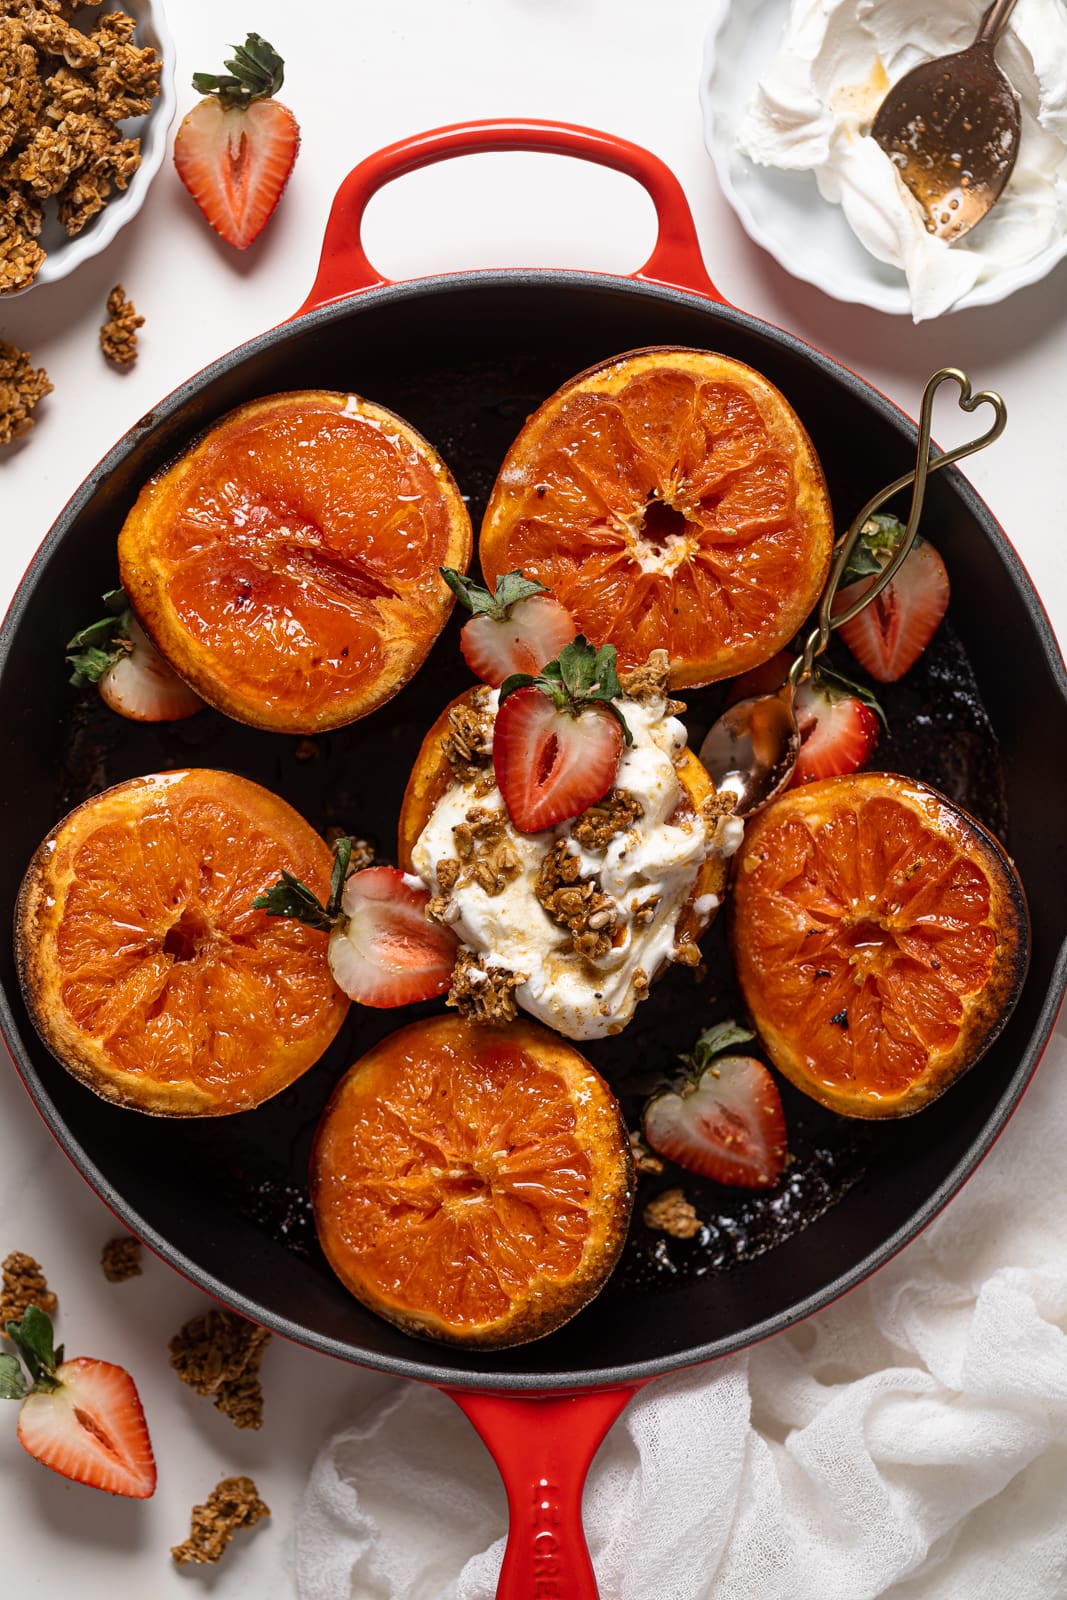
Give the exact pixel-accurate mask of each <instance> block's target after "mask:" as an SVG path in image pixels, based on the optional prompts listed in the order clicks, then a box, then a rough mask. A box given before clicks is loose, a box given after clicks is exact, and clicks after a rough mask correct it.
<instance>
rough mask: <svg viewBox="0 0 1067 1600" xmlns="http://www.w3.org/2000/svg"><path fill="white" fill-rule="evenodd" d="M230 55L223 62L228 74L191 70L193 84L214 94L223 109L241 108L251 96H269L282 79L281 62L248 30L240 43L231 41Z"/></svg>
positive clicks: (262, 39)
mask: <svg viewBox="0 0 1067 1600" xmlns="http://www.w3.org/2000/svg"><path fill="white" fill-rule="evenodd" d="M231 49H232V50H233V55H232V57H231V58H230V60H229V61H224V62H223V66H226V67H228V68H229V69H230V70H229V73H228V74H224V73H223V74H218V75H216V74H214V73H211V72H194V73H193V88H194V89H196V90H198V91H199V93H200V94H205V95H206V94H216V95H218V97H219V102H220V104H221V105H222V108H223V110H224V111H232V110H233V109H234V108H235V107H236V108H237V109H239V110H243V109H244V108H245V107H247V106H250V105H251V104H252V103H253V101H255V100H270V99H272V98H273V96H274V95H276V94H277V93H278V90H279V89H280V88H281V86H282V83H283V82H284V80H285V62H284V61H283V60H282V58H281V56H280V55H279V54H278V52H277V51H276V50H275V48H274V46H273V45H271V44H268V43H267V41H266V39H264V38H262V37H261V36H260V35H259V34H258V33H250V34H249V35H248V37H247V38H246V40H245V42H244V44H237V45H232V46H231Z"/></svg>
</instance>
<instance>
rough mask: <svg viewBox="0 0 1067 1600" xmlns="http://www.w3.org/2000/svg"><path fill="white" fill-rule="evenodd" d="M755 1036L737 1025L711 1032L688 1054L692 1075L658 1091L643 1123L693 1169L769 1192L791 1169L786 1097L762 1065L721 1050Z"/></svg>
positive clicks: (662, 1150)
mask: <svg viewBox="0 0 1067 1600" xmlns="http://www.w3.org/2000/svg"><path fill="white" fill-rule="evenodd" d="M754 1037H755V1035H754V1034H752V1033H749V1032H748V1031H747V1029H743V1028H738V1027H736V1026H735V1024H733V1023H720V1024H719V1025H718V1026H717V1027H715V1028H709V1029H707V1030H706V1031H705V1032H704V1033H702V1034H701V1036H700V1038H699V1039H698V1040H697V1043H696V1046H695V1048H694V1050H693V1053H692V1054H691V1055H688V1056H683V1057H682V1060H683V1061H684V1062H685V1063H686V1065H687V1067H688V1068H689V1074H688V1075H687V1076H686V1077H685V1078H684V1079H683V1080H681V1081H680V1082H679V1083H677V1084H675V1085H674V1086H672V1087H671V1088H669V1089H665V1090H664V1091H663V1092H662V1093H660V1094H657V1095H655V1096H654V1097H653V1098H652V1099H651V1100H650V1101H649V1103H648V1105H647V1106H646V1107H645V1111H644V1116H643V1119H642V1120H643V1126H644V1135H645V1140H646V1142H647V1143H648V1144H649V1146H650V1147H651V1148H652V1149H653V1150H656V1151H658V1153H659V1154H660V1155H661V1156H666V1157H668V1159H669V1160H671V1161H676V1162H677V1163H678V1165H679V1166H681V1167H685V1168H686V1169H687V1170H688V1171H689V1172H698V1173H700V1174H701V1175H702V1176H703V1177H705V1178H712V1179H713V1180H714V1181H715V1182H716V1183H728V1184H734V1185H736V1186H738V1187H740V1188H744V1189H769V1188H772V1187H773V1186H774V1184H776V1183H777V1182H778V1179H779V1178H780V1177H781V1175H782V1172H783V1171H784V1170H785V1162H786V1129H785V1116H784V1114H783V1111H782V1101H781V1097H780V1095H779V1093H778V1089H777V1086H776V1084H775V1081H774V1079H773V1078H772V1077H771V1074H770V1073H769V1072H768V1070H767V1068H766V1067H765V1066H764V1065H763V1063H762V1062H760V1061H757V1060H755V1059H754V1057H752V1056H739V1055H725V1054H722V1053H721V1052H722V1051H724V1050H727V1049H729V1047H730V1045H731V1044H735V1043H740V1042H743V1041H745V1040H748V1039H752V1038H754Z"/></svg>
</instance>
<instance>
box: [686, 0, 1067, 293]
mask: <svg viewBox="0 0 1067 1600" xmlns="http://www.w3.org/2000/svg"><path fill="white" fill-rule="evenodd" d="M711 10H712V16H711V22H710V27H709V31H708V34H707V39H706V42H705V47H704V65H703V71H702V74H701V80H700V102H701V105H702V107H703V111H704V141H705V143H706V145H707V148H708V153H709V154H710V156H711V159H712V161H713V162H714V163H715V169H716V172H717V173H718V177H719V182H720V184H721V185H722V189H723V193H724V194H725V195H726V198H727V199H728V200H729V202H730V204H731V205H732V206H733V208H734V210H735V212H736V213H737V216H738V219H739V220H740V222H741V225H742V226H743V228H744V229H745V232H746V233H747V234H748V235H749V237H750V238H752V239H754V240H755V242H756V243H757V244H758V245H762V247H763V249H764V250H767V251H769V252H770V254H771V255H772V256H774V258H775V260H776V261H777V262H778V263H779V265H780V266H782V267H784V268H785V269H786V271H787V272H791V273H792V274H793V276H794V277H796V278H803V279H804V281H805V282H806V283H813V284H814V285H815V286H816V288H818V289H822V290H823V292H824V293H825V294H828V295H832V296H833V297H834V298H835V299H836V300H850V301H855V302H857V303H858V304H860V305H865V306H872V307H873V308H874V309H875V310H876V311H889V312H902V313H904V314H906V315H910V314H911V299H910V297H909V294H908V286H907V281H906V279H905V277H904V273H903V272H902V271H901V270H900V268H898V267H892V266H889V265H887V264H886V263H885V262H882V261H878V260H876V258H875V257H874V256H872V255H870V254H869V253H868V251H867V250H865V249H864V247H863V245H862V244H860V242H859V240H858V239H857V238H856V235H855V234H854V233H853V232H852V229H851V228H850V227H849V225H848V223H847V222H846V221H845V217H844V213H843V212H842V210H841V207H840V206H836V205H832V204H831V203H830V202H829V201H827V200H824V199H823V197H822V196H821V195H820V193H819V190H818V188H817V186H816V183H815V177H814V175H813V174H812V173H810V172H779V171H777V170H775V168H773V167H760V166H757V165H756V164H755V162H753V161H750V160H749V159H748V157H747V156H744V155H742V154H741V151H740V150H738V148H737V144H736V134H737V129H738V126H739V125H740V122H741V119H742V117H743V116H744V113H745V109H746V107H747V105H748V103H749V101H750V99H751V98H752V94H753V92H754V90H755V88H756V84H757V82H758V81H759V77H760V74H761V73H762V72H764V71H765V70H766V68H767V66H768V65H769V63H770V61H771V60H772V59H773V57H774V54H775V52H776V50H777V48H778V45H779V43H780V42H781V38H782V34H783V32H784V30H785V24H786V19H787V16H788V13H789V0H712V6H711ZM1065 255H1067V237H1063V238H1060V239H1057V240H1056V241H1055V243H1054V244H1052V245H1050V246H1049V247H1048V248H1047V249H1045V250H1042V251H1041V252H1040V253H1039V254H1038V255H1035V256H1032V257H1031V258H1030V260H1028V261H1023V262H1018V263H1016V264H1015V265H1013V266H1011V267H1005V268H1003V269H1002V270H1001V271H1000V272H998V273H996V274H995V275H994V276H992V277H990V278H988V279H986V280H985V282H983V283H978V284H976V285H975V286H974V288H973V289H971V290H969V291H968V293H967V294H965V295H963V296H962V297H961V298H960V299H959V300H957V301H956V303H955V305H954V306H953V307H952V310H953V311H962V310H964V309H965V308H967V307H969V306H987V305H992V304H993V303H994V302H996V301H998V300H1003V299H1004V298H1005V296H1006V295H1009V294H1013V293H1014V291H1015V290H1016V289H1022V288H1024V287H1025V286H1026V285H1027V284H1031V283H1036V282H1037V281H1038V279H1039V278H1043V277H1044V276H1045V275H1046V273H1048V272H1049V271H1051V269H1052V268H1053V267H1054V266H1055V265H1056V263H1057V262H1058V261H1061V260H1062V259H1063V257H1064V256H1065Z"/></svg>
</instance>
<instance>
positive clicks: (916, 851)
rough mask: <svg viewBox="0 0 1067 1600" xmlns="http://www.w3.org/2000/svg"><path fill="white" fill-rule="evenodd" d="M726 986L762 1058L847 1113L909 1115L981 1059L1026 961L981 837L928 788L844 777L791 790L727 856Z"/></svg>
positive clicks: (1013, 877)
mask: <svg viewBox="0 0 1067 1600" xmlns="http://www.w3.org/2000/svg"><path fill="white" fill-rule="evenodd" d="M732 899H733V913H732V927H731V932H732V940H733V949H734V957H735V963H736V968H737V976H738V980H739V982H740V985H741V989H742V992H743V994H744V997H745V1001H746V1004H747V1006H748V1009H749V1012H750V1014H751V1017H752V1020H753V1023H754V1025H755V1027H756V1029H757V1030H758V1032H759V1035H760V1038H761V1039H762V1041H763V1043H764V1045H765V1047H766V1049H767V1050H768V1052H769V1054H770V1056H771V1059H772V1061H773V1062H774V1064H775V1066H777V1067H778V1068H779V1069H780V1070H781V1071H782V1072H784V1073H785V1075H786V1077H788V1078H790V1079H791V1080H792V1081H793V1083H795V1084H796V1086H797V1087H798V1088H799V1089H802V1090H804V1092H805V1093H807V1094H810V1095H811V1096H812V1097H813V1098H814V1099H816V1100H819V1101H821V1102H822V1104H824V1105H826V1106H829V1107H830V1108H831V1109H832V1110H834V1111H839V1112H841V1113H843V1114H844V1115H846V1116H855V1117H891V1116H903V1115H906V1114H908V1113H910V1112H913V1111H918V1110H920V1109H921V1108H922V1107H923V1106H924V1105H926V1104H927V1103H928V1101H930V1100H932V1099H934V1098H935V1097H936V1096H937V1095H939V1094H941V1093H942V1092H943V1090H945V1089H947V1088H948V1087H949V1085H950V1084H951V1083H953V1082H954V1081H955V1080H956V1079H957V1078H958V1077H959V1076H960V1075H961V1074H962V1073H964V1072H965V1071H966V1070H967V1069H968V1068H969V1067H970V1066H972V1065H973V1064H974V1062H975V1061H977V1060H978V1058H979V1057H980V1056H981V1055H982V1053H983V1052H984V1051H985V1050H986V1048H987V1047H988V1046H989V1045H990V1044H991V1043H992V1042H993V1040H994V1039H995V1037H996V1035H997V1034H998V1033H999V1032H1000V1029H1001V1027H1002V1026H1003V1025H1004V1023H1005V1022H1006V1021H1007V1019H1008V1017H1009V1015H1010V1014H1011V1010H1012V1007H1013V1006H1014V1004H1015V1001H1016V999H1017V998H1018V995H1019V991H1020V989H1021V987H1022V982H1023V978H1024V976H1025V973H1026V966H1027V961H1028V956H1029V924H1028V920H1027V911H1026V901H1025V898H1024V894H1023V889H1022V885H1021V883H1020V881H1019V878H1018V874H1017V873H1016V870H1015V867H1014V865H1013V864H1012V862H1011V861H1010V860H1009V858H1008V857H1007V856H1006V855H1005V853H1004V851H1003V850H1002V849H1001V847H1000V845H999V844H998V843H997V841H996V840H995V839H994V838H993V836H992V834H989V833H987V832H986V830H985V829H984V828H982V827H981V826H980V824H979V823H977V822H975V821H974V819H973V818H972V817H970V816H968V815H967V813H966V812H963V811H961V810H960V809H959V808H958V807H957V806H955V805H953V803H952V802H951V801H950V800H948V799H947V798H946V797H945V796H944V795H941V794H939V793H937V791H936V790H933V789H930V788H927V787H926V786H925V785H924V784H922V783H919V782H918V781H917V780H915V779H911V778H903V777H897V776H895V775H893V774H889V773H881V772H867V773H853V774H850V775H848V776H847V777H839V778H827V779H823V780H822V781H821V782H816V783H811V784H807V785H805V786H803V787H802V788H799V789H795V790H790V791H787V793H786V794H785V795H783V796H781V797H780V798H779V799H778V800H776V801H774V802H773V803H772V804H771V805H770V806H768V807H767V809H766V810H765V811H763V812H761V813H760V814H759V816H758V817H756V818H755V819H754V820H753V821H752V822H750V823H749V825H748V828H747V830H746V835H745V840H744V843H743V845H742V847H741V851H740V853H739V855H738V858H737V867H736V877H735V880H734V887H733V894H732Z"/></svg>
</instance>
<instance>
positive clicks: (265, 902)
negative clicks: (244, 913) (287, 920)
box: [252, 868, 337, 933]
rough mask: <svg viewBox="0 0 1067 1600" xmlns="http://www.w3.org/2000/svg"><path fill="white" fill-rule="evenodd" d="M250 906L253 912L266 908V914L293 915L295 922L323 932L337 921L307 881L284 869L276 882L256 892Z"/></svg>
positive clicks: (271, 915) (272, 915) (270, 915)
mask: <svg viewBox="0 0 1067 1600" xmlns="http://www.w3.org/2000/svg"><path fill="white" fill-rule="evenodd" d="M252 906H253V909H254V910H256V911H265V912H266V913H267V916H268V917H295V918H296V920H297V922H306V923H307V925H308V927H309V928H321V929H322V931H323V932H324V933H329V932H330V931H331V929H332V928H333V925H334V923H335V922H336V920H337V918H336V917H331V916H330V913H329V911H328V910H327V908H326V906H324V905H323V903H322V901H321V900H320V899H319V897H318V895H317V894H315V893H314V892H313V890H311V889H309V888H308V886H307V884H306V883H301V882H300V879H299V878H296V877H294V876H293V874H292V873H291V872H286V871H285V869H284V868H283V869H282V875H281V877H280V878H279V879H278V882H277V883H276V884H274V885H273V886H272V887H271V888H270V889H268V890H267V891H266V893H265V894H257V895H256V898H255V899H254V900H253V901H252Z"/></svg>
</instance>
